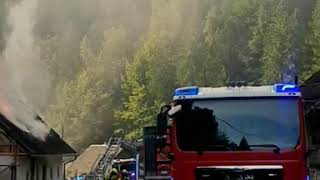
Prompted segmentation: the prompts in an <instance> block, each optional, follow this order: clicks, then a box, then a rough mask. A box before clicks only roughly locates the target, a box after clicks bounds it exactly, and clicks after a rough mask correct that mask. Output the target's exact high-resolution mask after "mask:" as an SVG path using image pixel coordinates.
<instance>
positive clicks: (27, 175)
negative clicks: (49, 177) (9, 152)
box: [26, 171, 29, 180]
mask: <svg viewBox="0 0 320 180" xmlns="http://www.w3.org/2000/svg"><path fill="white" fill-rule="evenodd" d="M26 180H29V171H27V174H26Z"/></svg>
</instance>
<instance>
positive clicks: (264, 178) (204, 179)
mask: <svg viewBox="0 0 320 180" xmlns="http://www.w3.org/2000/svg"><path fill="white" fill-rule="evenodd" d="M282 176H283V170H282V167H281V166H216V167H198V168H197V169H196V179H197V180H282V179H283V178H282Z"/></svg>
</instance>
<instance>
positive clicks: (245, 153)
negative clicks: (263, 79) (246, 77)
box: [144, 83, 310, 180]
mask: <svg viewBox="0 0 320 180" xmlns="http://www.w3.org/2000/svg"><path fill="white" fill-rule="evenodd" d="M303 119H304V115H303V105H302V99H301V93H300V91H299V87H297V86H296V85H295V84H275V85H271V86H243V84H240V83H238V84H237V85H235V86H231V87H221V88H207V87H206V88H198V87H185V88H179V89H177V90H176V91H175V92H174V97H173V103H172V104H171V105H167V106H163V107H162V108H161V111H160V113H159V114H158V116H157V126H155V127H146V128H144V148H145V154H144V156H145V157H144V158H145V179H147V180H148V179H162V180H166V179H173V180H308V179H310V178H309V176H308V167H307V160H306V140H305V139H306V135H305V133H306V132H305V123H304V120H303Z"/></svg>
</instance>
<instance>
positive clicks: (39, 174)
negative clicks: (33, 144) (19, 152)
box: [0, 156, 63, 180]
mask: <svg viewBox="0 0 320 180" xmlns="http://www.w3.org/2000/svg"><path fill="white" fill-rule="evenodd" d="M18 162H19V163H18V167H17V179H16V180H63V172H62V158H61V157H37V158H30V157H27V156H25V157H19V160H18ZM0 179H1V180H2V178H0ZM8 180H10V178H9V179H8Z"/></svg>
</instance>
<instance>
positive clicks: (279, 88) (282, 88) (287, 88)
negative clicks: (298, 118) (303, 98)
mask: <svg viewBox="0 0 320 180" xmlns="http://www.w3.org/2000/svg"><path fill="white" fill-rule="evenodd" d="M274 91H275V92H276V93H299V92H300V89H299V87H298V86H297V85H295V84H275V85H274Z"/></svg>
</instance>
